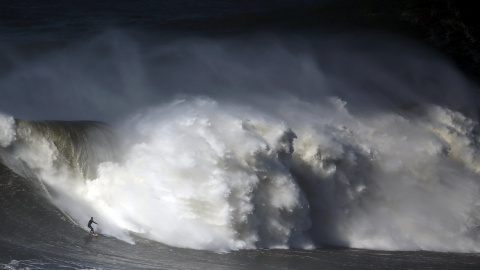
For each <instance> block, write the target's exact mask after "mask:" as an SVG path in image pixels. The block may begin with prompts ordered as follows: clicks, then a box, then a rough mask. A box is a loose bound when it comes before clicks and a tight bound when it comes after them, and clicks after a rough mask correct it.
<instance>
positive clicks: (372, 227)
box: [0, 31, 480, 252]
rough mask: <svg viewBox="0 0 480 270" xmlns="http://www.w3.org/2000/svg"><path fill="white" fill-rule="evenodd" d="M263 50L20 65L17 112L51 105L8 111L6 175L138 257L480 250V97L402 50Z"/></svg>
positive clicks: (59, 58)
mask: <svg viewBox="0 0 480 270" xmlns="http://www.w3.org/2000/svg"><path fill="white" fill-rule="evenodd" d="M248 38H249V39H248V42H245V41H243V40H233V41H232V40H228V39H226V40H209V39H193V38H188V39H174V40H167V41H165V40H164V41H162V42H161V43H158V42H157V43H155V46H152V45H151V44H148V46H147V45H145V44H143V43H142V41H139V40H137V39H135V37H132V36H129V35H128V34H126V33H124V32H120V31H112V32H108V33H106V34H102V35H101V36H99V37H95V38H93V39H91V40H88V41H86V42H85V43H84V44H82V45H77V46H75V47H68V48H66V49H64V50H61V51H56V52H54V53H51V54H49V55H47V56H42V57H39V58H36V59H33V60H25V59H23V58H15V59H13V60H12V61H13V63H14V66H15V67H16V69H14V70H13V71H11V72H10V73H9V74H8V75H6V76H4V77H3V78H2V79H1V81H0V87H1V89H6V90H5V91H6V93H5V94H6V96H8V95H9V93H10V94H11V93H13V92H14V91H18V89H21V91H24V93H25V95H26V96H29V95H33V93H35V92H37V93H42V96H43V97H47V96H49V97H51V98H50V99H47V98H45V99H41V100H39V101H38V102H37V103H35V105H34V106H33V107H29V108H24V107H18V106H17V105H18V104H20V103H21V102H20V101H19V100H16V96H14V95H13V94H12V95H10V97H11V98H10V99H9V100H8V104H6V103H5V102H2V108H6V109H3V110H4V113H2V114H1V115H0V160H1V161H2V163H3V164H4V165H6V166H7V167H8V168H9V169H11V170H12V171H14V172H15V173H16V174H18V175H21V176H23V177H25V178H28V179H30V180H31V181H32V182H34V183H35V184H36V185H39V186H41V189H42V192H43V193H44V194H45V196H47V197H48V199H49V200H50V201H51V202H52V203H53V204H54V205H55V206H56V207H57V208H58V209H59V210H60V211H61V212H62V213H63V214H64V216H65V217H67V218H68V220H69V222H71V223H72V224H74V225H75V226H77V227H80V228H82V229H84V230H88V229H87V228H86V221H88V219H89V218H90V217H91V216H93V217H94V218H95V220H96V221H97V222H98V223H99V227H98V231H99V233H100V234H103V235H108V236H112V237H114V238H118V239H120V240H122V241H124V242H127V243H129V244H135V239H136V237H140V238H146V239H150V240H154V241H158V242H160V243H164V244H167V245H170V246H175V247H182V248H192V249H201V250H212V251H217V252H228V251H232V250H241V249H260V248H275V249H288V248H299V249H314V248H322V247H324V246H340V247H351V248H365V249H375V250H430V251H451V252H478V251H479V250H480V244H479V243H480V242H479V241H478V237H479V225H480V201H479V198H480V197H479V196H478V195H479V192H480V190H479V188H480V167H479V162H480V160H479V153H480V152H479V151H480V148H479V141H478V138H479V137H478V122H477V118H476V113H477V111H476V110H477V104H475V98H476V97H475V95H474V94H475V92H476V91H478V87H477V86H476V85H474V84H472V83H471V82H469V81H468V79H466V78H465V77H463V76H462V75H461V74H460V73H459V72H458V71H457V70H456V69H455V68H453V67H452V65H451V64H450V63H449V62H448V61H447V60H445V59H443V58H441V57H440V56H439V55H437V54H435V53H433V52H430V51H428V50H426V49H424V48H422V47H421V46H420V45H418V44H410V43H407V42H405V41H403V40H398V39H391V40H389V41H388V42H387V41H383V40H382V39H380V40H377V39H379V38H380V37H379V36H377V35H372V36H371V37H365V36H359V35H351V36H342V37H338V36H336V35H332V36H327V35H326V36H325V37H322V39H318V38H304V37H292V38H289V39H286V38H277V37H272V36H267V37H257V36H255V37H248ZM372 40H375V45H372V43H371V42H372ZM353 41H355V42H353ZM352 44H357V45H355V46H354V45H352ZM105 48H107V50H105ZM107 52H108V53H107ZM99 59H100V60H102V61H98V60H99ZM13 86H15V87H13ZM64 89H75V91H71V92H70V93H68V94H66V92H65V90H64ZM9 91H10V92H9ZM52 105H53V106H52ZM35 106H37V107H35ZM52 107H56V110H61V111H62V113H63V114H62V115H61V116H60V118H62V119H58V117H57V118H54V117H52V115H54V113H58V111H55V110H53V109H52ZM38 108H42V110H41V112H39V113H38V114H34V115H35V116H34V117H30V118H28V117H27V114H28V113H29V112H30V111H35V110H37V109H38ZM5 110H8V112H6V111H5ZM77 118H80V119H88V120H91V119H93V120H99V121H104V122H106V123H108V124H104V123H100V122H73V121H72V120H73V119H77ZM27 119H28V120H27ZM45 119H55V120H64V121H43V120H45ZM72 134H73V135H72Z"/></svg>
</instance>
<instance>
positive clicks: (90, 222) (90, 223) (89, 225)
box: [88, 217, 98, 234]
mask: <svg viewBox="0 0 480 270" xmlns="http://www.w3.org/2000/svg"><path fill="white" fill-rule="evenodd" d="M92 223H95V224H97V225H98V223H96V222H95V221H93V217H92V218H91V219H90V221H88V228H90V232H91V233H92V234H95V231H94V230H93V227H92Z"/></svg>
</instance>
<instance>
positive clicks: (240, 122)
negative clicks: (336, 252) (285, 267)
mask: <svg viewBox="0 0 480 270" xmlns="http://www.w3.org/2000/svg"><path fill="white" fill-rule="evenodd" d="M137 120H138V122H135V123H134V126H133V133H132V134H129V136H133V137H130V141H131V142H132V145H130V146H129V149H128V150H127V152H126V156H125V157H124V158H125V162H124V163H123V164H116V163H106V164H102V165H101V166H100V168H99V177H98V178H97V179H93V180H91V181H88V182H87V185H86V197H87V199H88V200H89V201H91V202H92V203H95V204H97V205H98V206H99V207H98V209H99V211H101V212H102V216H103V217H104V218H107V219H112V220H116V222H117V223H118V224H120V225H121V226H122V227H123V228H125V229H127V230H129V231H133V232H138V233H141V234H144V235H145V236H146V237H148V238H153V239H155V240H158V241H161V242H164V243H167V244H170V245H175V246H182V247H190V248H200V249H213V250H231V249H243V248H256V247H290V246H295V247H302V248H305V247H308V246H311V242H310V241H309V240H308V239H307V238H306V237H305V236H304V235H303V234H304V233H305V231H306V230H307V229H308V227H309V225H310V224H309V221H308V204H307V203H306V200H305V198H303V194H302V193H301V191H300V189H299V188H298V186H297V184H296V183H295V180H294V179H293V177H292V176H291V174H290V172H289V168H288V163H286V162H282V160H281V159H280V157H281V158H282V159H289V156H290V155H291V151H292V146H291V143H292V139H293V137H294V134H293V133H292V131H291V130H289V129H288V127H286V126H285V125H284V124H283V123H282V122H281V121H278V120H275V119H274V118H271V117H269V116H266V115H263V114H261V113H259V112H256V111H255V110H251V109H250V110H246V109H244V108H241V107H239V108H236V107H234V106H225V105H218V104H217V103H216V102H214V101H212V100H205V99H198V100H195V101H190V102H182V103H177V104H175V105H171V106H167V107H163V108H162V107H161V108H160V109H154V110H151V111H149V112H147V113H146V114H145V115H144V116H142V117H140V118H137ZM130 128H131V127H130Z"/></svg>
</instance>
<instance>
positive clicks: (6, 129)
mask: <svg viewBox="0 0 480 270" xmlns="http://www.w3.org/2000/svg"><path fill="white" fill-rule="evenodd" d="M14 140H15V120H14V119H13V117H12V116H10V115H4V114H1V113H0V146H1V147H7V146H9V145H10V143H11V142H12V141H14Z"/></svg>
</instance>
